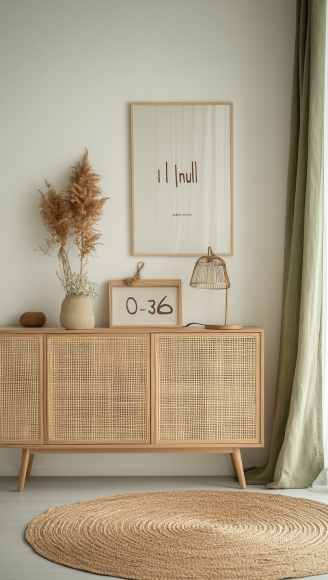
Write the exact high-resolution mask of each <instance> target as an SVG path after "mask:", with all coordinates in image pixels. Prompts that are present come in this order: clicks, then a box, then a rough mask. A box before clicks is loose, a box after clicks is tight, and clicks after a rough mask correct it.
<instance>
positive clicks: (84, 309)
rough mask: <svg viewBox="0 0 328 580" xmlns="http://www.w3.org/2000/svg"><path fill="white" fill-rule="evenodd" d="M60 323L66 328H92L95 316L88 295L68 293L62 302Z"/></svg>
mask: <svg viewBox="0 0 328 580" xmlns="http://www.w3.org/2000/svg"><path fill="white" fill-rule="evenodd" d="M60 324H61V325H62V327H63V328H66V329H67V330H87V329H88V328H94V326H95V317H94V314H93V309H92V303H91V300H90V298H89V297H88V296H76V295H73V294H70V295H68V296H66V297H65V298H64V300H63V302H62V306H61V311H60Z"/></svg>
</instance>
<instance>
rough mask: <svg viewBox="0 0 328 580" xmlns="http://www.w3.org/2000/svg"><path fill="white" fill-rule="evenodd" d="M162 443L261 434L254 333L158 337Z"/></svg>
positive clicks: (242, 437) (245, 438)
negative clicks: (257, 421) (257, 419)
mask: <svg viewBox="0 0 328 580" xmlns="http://www.w3.org/2000/svg"><path fill="white" fill-rule="evenodd" d="M156 371H157V418H158V421H157V438H158V440H159V441H180V440H184V441H195V440H199V441H209V440H213V441H231V440H236V441H237V440H250V439H255V437H256V338H255V337H254V336H249V337H244V336H241V337H238V336H219V337H217V336H216V337H213V336H212V337H205V336H202V337H191V336H188V337H184V336H159V337H157V339H156Z"/></svg>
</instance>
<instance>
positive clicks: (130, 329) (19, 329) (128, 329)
mask: <svg viewBox="0 0 328 580" xmlns="http://www.w3.org/2000/svg"><path fill="white" fill-rule="evenodd" d="M185 332H192V333H198V332H201V333H205V334H213V333H220V334H221V333H223V334H238V333H244V332H263V330H262V329H261V328H257V326H244V327H243V328H241V329H240V330H212V329H205V328H203V327H201V326H199V327H193V326H188V327H187V328H186V327H182V328H172V327H171V328H169V327H168V328H167V327H163V326H160V327H155V326H151V327H149V326H148V327H146V326H145V327H139V328H136V327H134V326H122V327H120V328H92V329H91V330H82V329H81V330H66V329H65V328H51V327H48V326H42V327H41V328H40V327H29V328H27V327H23V326H12V327H2V328H1V327H0V334H7V333H20V334H24V333H28V334H121V333H122V334H125V333H128V334H150V333H157V334H159V333H161V334H162V333H170V334H172V333H185Z"/></svg>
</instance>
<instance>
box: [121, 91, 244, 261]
mask: <svg viewBox="0 0 328 580" xmlns="http://www.w3.org/2000/svg"><path fill="white" fill-rule="evenodd" d="M131 160H132V255H134V256H201V255H203V254H204V252H206V251H207V248H208V247H209V246H211V247H212V249H213V252H214V253H215V254H218V255H221V256H232V255H233V252H234V247H233V238H234V235H233V234H234V232H233V103H231V102H194V103H193V102H189V103H188V102H170V103H161V102H153V103H145V102H143V103H142V102H141V103H131Z"/></svg>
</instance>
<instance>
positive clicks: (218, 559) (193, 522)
mask: <svg viewBox="0 0 328 580" xmlns="http://www.w3.org/2000/svg"><path fill="white" fill-rule="evenodd" d="M26 539H27V541H28V542H29V543H30V544H31V546H33V548H34V550H35V551H36V552H37V553H38V554H41V556H44V557H45V558H48V559H49V560H52V561H53V562H57V563H59V564H64V565H65V566H70V567H71V568H77V569H79V570H88V571H89V572H94V573H96V574H104V575H108V576H118V577H119V578H131V579H134V580H178V579H179V580H180V579H185V580H187V579H188V580H207V579H209V580H218V579H220V580H232V579H235V578H238V579H239V580H241V579H242V580H248V579H249V580H280V579H282V578H295V577H304V576H312V575H316V574H324V573H327V572H328V506H327V505H326V504H323V503H319V502H316V501H312V500H305V499H299V498H293V497H286V496H281V495H273V494H265V493H252V492H251V493H247V492H233V491H232V492H231V491H170V492H154V493H134V494H125V495H116V496H109V497H103V498H98V499H91V500H87V501H82V502H79V503H74V504H69V505H64V506H60V507H55V508H52V509H49V510H48V511H47V512H46V513H45V514H42V515H40V516H38V517H37V518H36V519H34V520H33V521H32V522H31V523H30V524H29V526H28V528H27V532H26Z"/></svg>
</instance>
